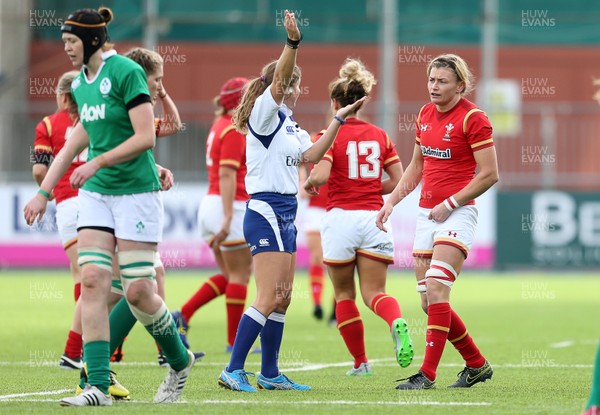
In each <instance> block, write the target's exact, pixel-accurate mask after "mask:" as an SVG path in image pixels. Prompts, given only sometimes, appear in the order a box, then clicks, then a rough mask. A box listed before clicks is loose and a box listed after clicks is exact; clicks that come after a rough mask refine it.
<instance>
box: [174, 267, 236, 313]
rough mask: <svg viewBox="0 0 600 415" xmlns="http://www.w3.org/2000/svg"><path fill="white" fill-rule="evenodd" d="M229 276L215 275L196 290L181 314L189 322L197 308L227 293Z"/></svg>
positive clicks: (182, 308)
mask: <svg viewBox="0 0 600 415" xmlns="http://www.w3.org/2000/svg"><path fill="white" fill-rule="evenodd" d="M226 287H227V278H225V277H224V276H223V275H221V274H217V275H213V276H212V277H210V278H209V279H208V280H206V282H205V283H204V284H202V286H201V287H200V288H199V289H198V291H196V294H194V295H193V296H192V298H190V299H189V300H188V301H187V303H185V304H184V305H183V307H181V315H182V316H183V318H185V321H187V322H189V321H190V319H191V318H192V316H193V315H194V313H195V312H196V310H198V309H199V308H200V307H202V306H203V305H204V304H206V303H208V302H209V301H210V300H213V299H215V298H217V297H218V296H220V295H222V294H224V293H225V288H226Z"/></svg>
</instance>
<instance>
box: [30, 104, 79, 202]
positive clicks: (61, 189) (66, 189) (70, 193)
mask: <svg viewBox="0 0 600 415" xmlns="http://www.w3.org/2000/svg"><path fill="white" fill-rule="evenodd" d="M72 128H73V120H72V119H71V117H69V113H68V111H66V110H64V111H60V112H57V113H55V114H52V115H49V116H47V117H44V118H43V120H42V121H40V122H39V123H38V125H37V126H36V127H35V141H34V143H33V148H34V151H35V153H36V155H48V156H56V155H57V154H58V152H59V151H60V150H61V149H62V148H63V147H64V145H65V140H67V139H68V137H69V134H70V132H71V129H72ZM86 159H87V148H86V149H85V150H83V151H82V152H81V153H79V155H78V156H77V157H75V159H73V162H72V163H71V166H69V169H68V170H67V171H66V173H65V174H64V175H63V176H62V177H61V178H60V180H59V181H58V184H57V185H56V187H55V188H54V197H55V198H56V203H57V204H58V203H60V202H62V201H63V200H66V199H69V198H71V197H74V196H77V192H78V189H73V188H72V187H71V184H70V183H69V178H70V177H71V173H73V170H75V169H76V168H77V167H79V166H81V165H82V164H84V163H85V162H86Z"/></svg>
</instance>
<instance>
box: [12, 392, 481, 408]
mask: <svg viewBox="0 0 600 415" xmlns="http://www.w3.org/2000/svg"><path fill="white" fill-rule="evenodd" d="M55 392H56V393H57V394H58V393H59V392H62V391H55ZM6 401H10V402H32V403H33V402H50V403H56V402H57V401H56V400H55V399H22V398H12V399H7V400H6ZM6 401H5V402H6ZM177 403H178V404H180V405H185V404H192V405H222V404H230V405H239V404H242V405H248V404H254V405H329V406H331V405H363V406H364V405H373V406H388V405H404V406H491V405H492V403H491V402H441V401H427V400H422V401H420V402H402V401H400V400H398V401H372V402H369V401H273V400H270V401H259V400H244V399H235V400H225V399H223V400H216V399H208V400H202V401H195V400H192V401H188V400H182V401H179V402H177ZM123 404H124V405H132V404H153V403H152V402H150V401H139V400H133V401H123ZM115 405H117V406H119V405H121V402H116V403H115Z"/></svg>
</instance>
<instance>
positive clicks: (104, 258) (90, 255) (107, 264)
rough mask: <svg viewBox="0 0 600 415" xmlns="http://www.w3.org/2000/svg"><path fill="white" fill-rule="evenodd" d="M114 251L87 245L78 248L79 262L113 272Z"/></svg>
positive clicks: (79, 263)
mask: <svg viewBox="0 0 600 415" xmlns="http://www.w3.org/2000/svg"><path fill="white" fill-rule="evenodd" d="M112 260H113V253H112V252H110V251H108V250H106V249H102V248H97V247H91V246H90V247H85V248H79V249H77V264H78V265H79V266H80V267H83V266H84V265H95V266H97V267H99V268H102V269H104V270H107V271H110V272H112Z"/></svg>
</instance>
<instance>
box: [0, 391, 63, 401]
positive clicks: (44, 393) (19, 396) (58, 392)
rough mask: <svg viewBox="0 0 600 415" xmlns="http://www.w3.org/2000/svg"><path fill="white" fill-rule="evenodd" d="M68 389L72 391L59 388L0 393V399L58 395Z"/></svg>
mask: <svg viewBox="0 0 600 415" xmlns="http://www.w3.org/2000/svg"><path fill="white" fill-rule="evenodd" d="M70 391H72V389H59V390H56V391H43V392H26V393H12V394H10V395H0V400H3V399H14V398H23V397H25V396H43V395H60V394H61V393H66V392H70Z"/></svg>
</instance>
